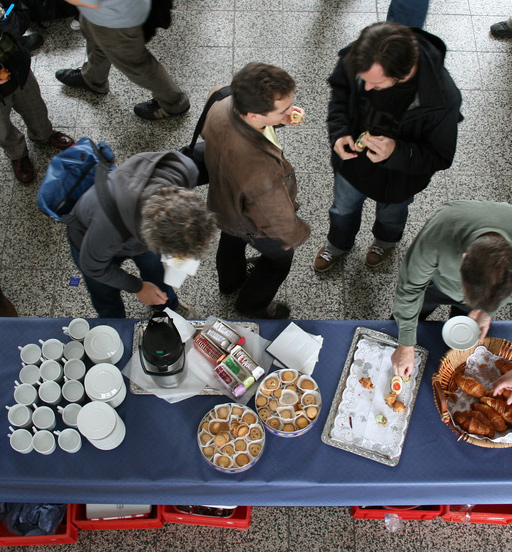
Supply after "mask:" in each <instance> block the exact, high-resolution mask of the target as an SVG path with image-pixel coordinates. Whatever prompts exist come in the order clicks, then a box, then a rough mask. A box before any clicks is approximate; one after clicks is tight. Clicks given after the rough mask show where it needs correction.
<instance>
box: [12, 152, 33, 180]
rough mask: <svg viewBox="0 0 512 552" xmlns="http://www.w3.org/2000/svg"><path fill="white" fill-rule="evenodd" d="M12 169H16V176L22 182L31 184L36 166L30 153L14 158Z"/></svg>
mask: <svg viewBox="0 0 512 552" xmlns="http://www.w3.org/2000/svg"><path fill="white" fill-rule="evenodd" d="M12 170H13V171H14V176H15V177H16V178H17V179H18V180H19V181H20V182H21V183H22V184H30V183H31V182H33V180H34V176H35V174H34V166H33V165H32V162H31V161H30V159H29V156H28V155H25V157H22V158H21V159H13V160H12Z"/></svg>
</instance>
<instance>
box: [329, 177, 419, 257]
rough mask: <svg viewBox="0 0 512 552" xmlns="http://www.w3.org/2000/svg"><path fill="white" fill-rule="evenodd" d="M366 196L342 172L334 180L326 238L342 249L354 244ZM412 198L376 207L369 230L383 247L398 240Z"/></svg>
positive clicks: (391, 244) (345, 249) (379, 204)
mask: <svg viewBox="0 0 512 552" xmlns="http://www.w3.org/2000/svg"><path fill="white" fill-rule="evenodd" d="M365 200H366V196H365V195H364V194H362V193H361V192H359V191H358V190H356V189H355V188H354V186H352V185H351V184H350V183H349V182H348V181H347V180H346V179H345V178H343V176H341V174H339V173H336V177H335V179H334V203H333V205H332V207H331V208H330V209H329V218H330V220H331V226H330V228H329V233H328V234H327V239H328V240H329V243H331V244H332V245H334V247H336V248H337V249H340V250H341V251H348V250H349V249H351V248H352V246H353V245H354V241H355V239H356V235H357V233H358V232H359V228H360V226H361V213H362V210H363V204H364V202H365ZM413 200H414V198H413V197H411V198H409V199H406V200H405V201H402V202H401V203H379V202H377V207H376V209H375V222H374V223H373V228H372V232H373V235H374V236H375V239H376V240H378V241H379V242H383V245H384V246H385V247H392V246H393V245H394V244H395V243H397V242H399V241H400V240H401V238H402V234H403V232H404V228H405V223H406V222H407V215H408V214H409V205H410V204H411V203H412V202H413Z"/></svg>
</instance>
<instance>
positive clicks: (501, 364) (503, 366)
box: [494, 358, 512, 374]
mask: <svg viewBox="0 0 512 552" xmlns="http://www.w3.org/2000/svg"><path fill="white" fill-rule="evenodd" d="M494 364H496V368H498V369H499V371H500V372H501V373H502V374H506V373H507V372H508V371H509V370H512V362H510V360H505V359H504V358H498V359H497V360H495V361H494Z"/></svg>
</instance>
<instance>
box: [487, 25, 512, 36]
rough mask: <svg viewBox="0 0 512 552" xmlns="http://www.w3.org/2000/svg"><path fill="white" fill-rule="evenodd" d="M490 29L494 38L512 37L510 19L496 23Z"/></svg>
mask: <svg viewBox="0 0 512 552" xmlns="http://www.w3.org/2000/svg"><path fill="white" fill-rule="evenodd" d="M490 30H491V34H492V36H493V37H494V38H512V28H510V26H509V24H508V21H500V22H499V23H494V25H491V29H490Z"/></svg>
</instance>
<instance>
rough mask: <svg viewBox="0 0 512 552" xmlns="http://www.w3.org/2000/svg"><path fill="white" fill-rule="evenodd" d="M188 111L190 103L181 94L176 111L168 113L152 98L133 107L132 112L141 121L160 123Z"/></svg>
mask: <svg viewBox="0 0 512 552" xmlns="http://www.w3.org/2000/svg"><path fill="white" fill-rule="evenodd" d="M189 109H190V102H189V101H188V98H187V96H186V95H185V94H182V99H181V100H180V101H179V102H178V104H177V105H176V111H173V112H172V113H169V112H168V111H166V110H165V109H164V108H163V107H160V104H159V103H158V102H157V101H156V100H155V99H154V98H153V99H152V100H149V101H148V102H142V103H139V104H137V105H136V106H134V108H133V111H134V112H135V115H138V116H139V117H141V118H142V119H146V120H147V121H161V120H163V119H169V117H176V116H177V115H181V114H182V113H185V112H186V111H188V110H189Z"/></svg>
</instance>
